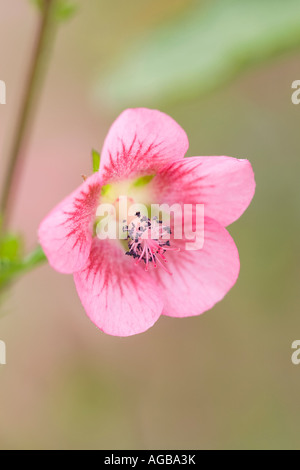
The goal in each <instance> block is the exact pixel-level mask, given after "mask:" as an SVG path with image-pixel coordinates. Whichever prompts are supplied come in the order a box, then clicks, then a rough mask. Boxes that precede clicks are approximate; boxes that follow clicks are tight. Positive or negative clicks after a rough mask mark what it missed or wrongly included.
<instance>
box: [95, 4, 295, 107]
mask: <svg viewBox="0 0 300 470" xmlns="http://www.w3.org/2000/svg"><path fill="white" fill-rule="evenodd" d="M299 46H300V3H299V0H285V1H282V0H215V1H214V2H212V1H211V2H208V4H207V6H205V7H201V6H199V5H198V6H197V7H195V8H194V9H190V10H188V11H187V13H186V14H185V15H184V16H182V17H181V19H180V20H177V21H176V22H174V21H173V22H172V23H169V24H168V25H164V26H163V27H160V28H159V29H157V30H156V31H155V32H153V33H151V34H149V35H148V36H147V37H145V38H144V39H139V41H138V43H137V44H135V45H134V46H132V47H131V49H130V50H128V51H127V53H126V52H125V53H124V51H122V59H121V60H120V61H119V65H118V66H117V67H116V68H115V69H113V70H112V71H111V73H109V74H108V75H107V76H105V77H104V78H102V79H101V81H100V83H98V85H97V89H96V94H97V96H98V97H99V100H100V102H101V103H103V102H105V101H109V104H110V105H115V106H116V107H117V108H126V107H128V106H130V107H132V106H147V105H152V106H153V105H155V104H157V103H161V102H166V101H176V100H180V99H183V98H191V97H194V96H198V95H201V94H203V93H207V92H209V91H211V90H213V89H215V88H216V87H219V86H220V85H222V84H224V83H225V82H226V81H228V79H232V78H233V77H234V76H236V75H237V74H238V73H241V72H242V71H244V70H245V69H246V68H247V67H249V66H253V65H256V64H258V63H260V62H262V61H265V60H267V59H270V58H271V57H275V56H277V55H279V54H282V53H284V52H286V51H289V50H291V49H292V48H295V47H299Z"/></svg>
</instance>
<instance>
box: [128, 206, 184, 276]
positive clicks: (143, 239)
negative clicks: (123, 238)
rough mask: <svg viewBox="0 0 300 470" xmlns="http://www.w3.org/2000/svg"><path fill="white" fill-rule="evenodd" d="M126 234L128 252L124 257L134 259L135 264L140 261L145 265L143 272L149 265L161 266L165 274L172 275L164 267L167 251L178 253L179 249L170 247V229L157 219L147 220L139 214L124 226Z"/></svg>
mask: <svg viewBox="0 0 300 470" xmlns="http://www.w3.org/2000/svg"><path fill="white" fill-rule="evenodd" d="M125 230H126V231H127V233H128V237H127V242H128V248H129V251H127V252H126V255H128V256H132V257H133V258H134V259H136V262H135V264H136V265H138V264H139V263H140V262H141V261H143V262H144V263H145V265H146V266H145V271H148V268H149V264H150V263H152V264H153V266H154V268H156V267H157V266H158V265H159V266H161V267H162V268H163V269H164V270H165V271H166V272H167V273H169V274H172V273H171V272H170V271H169V269H168V268H167V267H166V263H167V261H168V260H167V259H166V257H165V253H166V252H167V251H179V248H176V247H172V246H171V244H170V235H171V233H172V231H171V228H170V227H169V226H167V225H164V224H163V222H162V221H161V220H158V217H153V219H149V218H148V217H146V216H142V215H141V213H140V212H137V213H136V214H135V217H134V218H133V220H132V221H131V222H130V223H129V225H128V226H126V228H125Z"/></svg>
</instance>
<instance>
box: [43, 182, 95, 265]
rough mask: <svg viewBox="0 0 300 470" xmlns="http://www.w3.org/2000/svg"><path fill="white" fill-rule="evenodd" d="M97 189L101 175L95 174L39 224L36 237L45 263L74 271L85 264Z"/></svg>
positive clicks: (89, 247) (89, 246)
mask: <svg viewBox="0 0 300 470" xmlns="http://www.w3.org/2000/svg"><path fill="white" fill-rule="evenodd" d="M100 191H101V176H100V174H99V173H95V174H94V175H92V176H91V177H89V178H88V179H87V180H86V181H85V182H84V183H83V184H82V185H81V186H80V187H79V188H78V189H76V191H74V192H73V193H72V194H71V195H70V196H68V197H67V198H66V199H65V200H64V201H62V202H61V203H60V204H59V205H58V206H57V207H56V208H55V209H53V210H52V212H51V213H50V214H49V215H48V216H47V217H46V218H45V219H44V221H43V222H42V223H41V225H40V227H39V240H40V243H41V245H42V248H43V249H44V251H45V254H46V256H47V258H48V260H49V264H50V265H51V266H52V267H53V268H54V269H56V270H57V271H59V272H62V273H66V274H69V273H74V272H76V271H78V270H80V269H82V268H83V267H84V266H85V264H86V263H87V260H88V257H89V254H90V250H91V245H92V228H93V221H94V216H95V214H96V210H97V206H98V204H99V198H100Z"/></svg>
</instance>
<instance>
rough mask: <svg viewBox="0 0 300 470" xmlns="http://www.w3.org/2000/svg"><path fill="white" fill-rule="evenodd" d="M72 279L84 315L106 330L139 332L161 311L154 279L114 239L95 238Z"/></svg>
mask: <svg viewBox="0 0 300 470" xmlns="http://www.w3.org/2000/svg"><path fill="white" fill-rule="evenodd" d="M74 280H75V284H76V288H77V291H78V295H79V297H80V299H81V302H82V304H83V307H84V309H85V311H86V312H87V315H88V316H89V318H90V319H91V320H92V322H93V323H95V325H96V326H97V327H98V328H100V329H101V330H102V331H104V332H105V333H107V334H110V335H114V336H131V335H134V334H138V333H142V332H144V331H146V330H148V328H150V327H151V326H153V325H154V323H155V322H156V321H157V320H158V318H159V317H160V315H161V312H162V309H163V300H162V297H161V293H160V290H159V288H158V286H156V284H155V281H154V280H153V279H152V277H151V276H149V274H148V273H146V272H145V270H144V269H143V268H142V267H141V266H136V265H135V263H134V262H133V260H132V259H131V258H129V257H127V256H125V253H124V251H123V250H122V248H121V246H120V245H119V243H118V242H116V241H109V240H105V241H100V240H98V239H97V238H95V239H94V241H93V246H92V250H91V254H90V258H89V264H88V265H87V266H86V268H85V269H84V270H82V271H80V272H78V273H75V275H74Z"/></svg>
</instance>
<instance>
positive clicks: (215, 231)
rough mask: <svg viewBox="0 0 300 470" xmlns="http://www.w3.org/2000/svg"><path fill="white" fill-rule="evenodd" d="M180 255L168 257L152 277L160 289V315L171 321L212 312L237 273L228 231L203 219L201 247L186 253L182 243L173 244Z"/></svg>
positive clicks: (232, 283) (213, 222) (211, 221)
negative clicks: (177, 248) (161, 303)
mask: <svg viewBox="0 0 300 470" xmlns="http://www.w3.org/2000/svg"><path fill="white" fill-rule="evenodd" d="M176 245H177V246H178V247H180V248H181V251H179V252H171V251H170V252H168V253H167V259H168V263H167V267H168V269H169V270H170V271H171V272H172V276H170V275H169V274H168V273H166V272H165V271H164V270H162V269H157V270H155V271H152V275H153V276H154V278H155V279H156V281H157V283H159V285H160V286H161V288H162V292H163V296H164V303H165V307H164V310H163V314H164V315H167V316H171V317H189V316H194V315H199V314H201V313H203V312H205V311H206V310H209V309H210V308H212V307H213V306H214V305H215V304H216V303H217V302H219V301H220V300H221V299H223V297H224V296H225V295H226V294H227V292H228V291H229V290H230V289H231V288H232V287H233V285H234V284H235V282H236V280H237V278H238V275H239V269H240V262H239V254H238V250H237V248H236V246H235V243H234V241H233V239H232V238H231V236H230V235H229V233H228V232H227V230H226V229H225V228H224V227H222V226H221V225H220V224H218V223H217V222H215V221H214V220H211V219H205V224H204V246H203V248H202V249H201V250H199V251H185V241H183V240H182V241H179V240H176Z"/></svg>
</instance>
